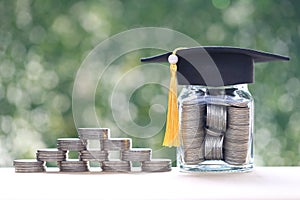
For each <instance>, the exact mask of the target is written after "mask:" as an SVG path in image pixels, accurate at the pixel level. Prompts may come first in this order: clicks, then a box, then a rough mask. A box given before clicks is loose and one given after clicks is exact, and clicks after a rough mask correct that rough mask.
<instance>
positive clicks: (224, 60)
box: [141, 46, 289, 86]
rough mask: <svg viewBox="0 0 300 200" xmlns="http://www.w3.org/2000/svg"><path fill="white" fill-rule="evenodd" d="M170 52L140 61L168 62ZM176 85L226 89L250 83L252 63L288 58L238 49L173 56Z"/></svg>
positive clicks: (191, 51) (187, 51)
mask: <svg viewBox="0 0 300 200" xmlns="http://www.w3.org/2000/svg"><path fill="white" fill-rule="evenodd" d="M171 54H172V52H168V53H164V54H161V55H157V56H153V57H149V58H142V59H141V61H142V62H168V57H169V56H170V55H171ZM176 55H177V56H178V62H177V67H178V69H177V72H178V74H177V79H178V84H179V85H203V86H227V85H235V84H243V83H253V77H254V69H253V63H258V62H269V61H276V60H289V57H285V56H281V55H276V54H271V53H266V52H262V51H256V50H252V49H244V48H237V47H218V46H203V47H193V48H186V49H180V50H178V51H177V52H176Z"/></svg>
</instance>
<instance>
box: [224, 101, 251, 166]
mask: <svg viewBox="0 0 300 200" xmlns="http://www.w3.org/2000/svg"><path fill="white" fill-rule="evenodd" d="M250 117H251V113H250V108H248V107H233V106H230V107H228V130H227V132H226V135H225V141H224V157H225V158H224V160H225V162H227V163H229V164H232V165H242V164H244V163H246V161H247V156H248V149H249V137H250Z"/></svg>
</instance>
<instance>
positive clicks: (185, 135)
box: [180, 100, 206, 164]
mask: <svg viewBox="0 0 300 200" xmlns="http://www.w3.org/2000/svg"><path fill="white" fill-rule="evenodd" d="M205 108H206V106H205V104H203V102H199V101H197V100H190V101H185V102H182V104H181V105H180V109H181V112H180V138H181V150H182V151H183V154H184V157H183V160H184V162H185V163H187V164H198V163H199V162H201V161H203V159H204V145H203V141H204V136H205V133H204V124H205Z"/></svg>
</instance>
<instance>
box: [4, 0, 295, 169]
mask: <svg viewBox="0 0 300 200" xmlns="http://www.w3.org/2000/svg"><path fill="white" fill-rule="evenodd" d="M299 9H300V1H297V0H264V1H255V0H247V1H237V0H211V1H204V0H190V1H188V0H183V1H171V0H164V1H159V0H152V1H146V0H141V1H138V0H128V1H118V0H112V1H104V0H103V1H102V0H89V1H75V0H69V1H58V0H18V1H14V0H13V1H5V0H1V1H0V155H1V158H0V166H9V165H11V163H12V160H13V159H14V158H22V157H23V158H29V157H33V156H34V155H35V151H36V149H37V148H41V147H55V146H56V138H58V137H76V136H77V133H76V129H75V126H74V122H73V116H72V99H71V97H72V88H73V82H74V79H75V75H76V72H77V70H78V68H79V66H80V64H81V63H82V61H83V60H84V58H85V57H86V56H87V54H88V53H89V52H90V51H91V50H92V49H93V48H94V47H95V46H96V45H97V44H99V43H100V42H101V41H103V40H105V39H106V38H108V37H109V36H112V35H114V34H117V33H119V32H122V31H126V30H128V29H132V28H137V27H148V26H153V27H167V28H171V29H174V30H177V31H180V32H182V33H184V34H186V35H188V36H190V37H192V38H194V39H195V40H197V41H198V42H199V43H200V44H201V45H226V46H241V47H246V48H253V49H259V50H264V51H268V52H273V53H279V54H283V55H289V56H290V57H291V61H290V62H288V63H286V62H274V63H265V64H259V65H257V67H256V68H255V69H256V72H255V73H256V83H255V84H253V85H251V86H250V90H251V92H252V94H253V96H254V98H255V112H256V113H255V159H256V164H258V165H299V164H300V162H299V161H300V155H299V154H300V145H299V144H300V134H299V132H300V123H299V122H300V109H299V103H298V102H300V80H299V74H300V69H299V65H300V59H299V58H298V56H299V55H300V37H299V36H300V23H299V19H300V12H299V11H300V10H299ZM137 40H138V38H137ZM133 42H134V41H133ZM133 54H134V53H133ZM140 56H144V55H140V54H139V53H137V52H135V54H134V56H132V58H131V59H130V58H129V57H126V56H125V57H126V58H124V59H123V60H124V61H123V63H121V64H122V65H124V67H126V68H129V69H130V67H131V66H136V65H139V60H138V58H139V57H140ZM116 62H117V61H116ZM120 76H121V75H120ZM165 78H166V79H168V75H166V76H165ZM109 92H110V88H107V90H106V91H105V93H106V94H105V95H101V94H98V93H97V96H96V99H97V105H96V109H97V110H98V111H99V112H98V113H100V115H101V118H103V119H106V121H107V122H106V124H105V125H106V126H108V127H111V128H113V129H115V128H114V126H115V123H114V122H113V117H112V115H111V113H110V109H109V100H108V98H109ZM148 93H150V94H152V95H148V96H147V98H144V97H143V95H145V94H148ZM166 94H167V91H166V90H165V89H162V88H160V87H154V86H145V87H142V88H139V89H138V90H137V92H136V93H135V94H134V95H133V96H132V97H131V98H130V101H131V102H133V104H134V105H135V106H134V109H133V111H132V112H133V113H134V114H133V113H132V114H131V115H134V116H135V119H134V120H135V122H136V123H137V124H140V125H141V126H143V125H146V124H147V123H148V122H149V117H148V110H149V108H150V106H151V104H150V102H151V101H150V100H151V99H149V98H155V97H159V98H161V99H162V101H165V102H166V99H164V97H165V98H167V95H166ZM156 95H157V96H156ZM147 99H149V101H147ZM164 114H165V113H162V115H164ZM162 133H163V130H162V131H161V133H160V134H158V135H157V136H156V137H154V139H153V138H152V139H151V143H149V144H151V145H152V146H159V145H160V144H161V140H162ZM122 134H123V133H120V134H119V135H118V134H116V135H113V136H120V135H121V136H124V134H123V135H122ZM133 139H134V144H135V146H137V147H138V146H149V144H147V142H146V141H145V140H143V142H142V143H139V141H138V140H137V139H135V138H133ZM151 145H150V147H151ZM173 154H174V152H173ZM172 156H174V155H172Z"/></svg>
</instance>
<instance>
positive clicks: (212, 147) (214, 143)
mask: <svg viewBox="0 0 300 200" xmlns="http://www.w3.org/2000/svg"><path fill="white" fill-rule="evenodd" d="M223 138H224V137H223V136H210V135H206V137H205V160H222V159H223Z"/></svg>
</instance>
